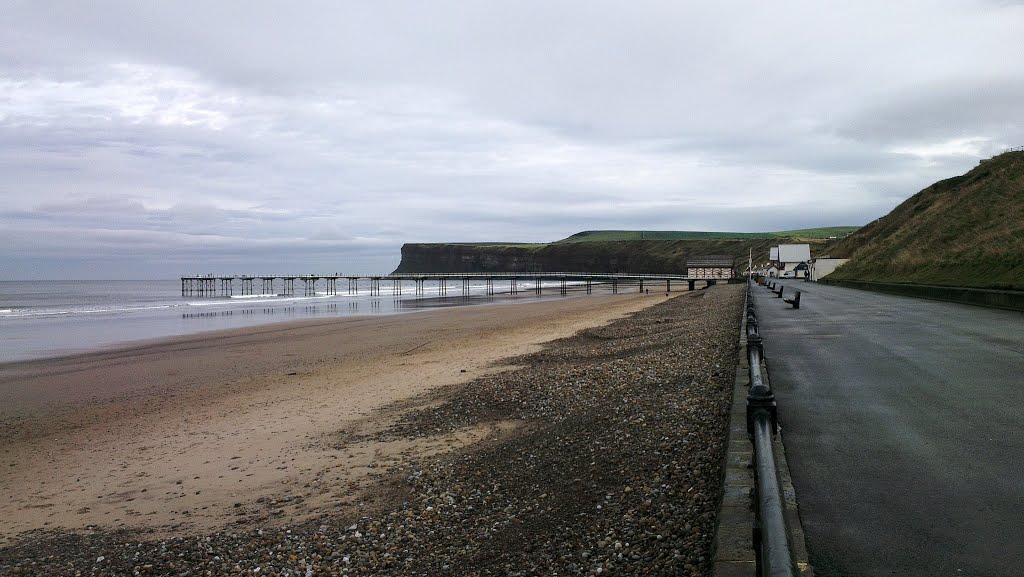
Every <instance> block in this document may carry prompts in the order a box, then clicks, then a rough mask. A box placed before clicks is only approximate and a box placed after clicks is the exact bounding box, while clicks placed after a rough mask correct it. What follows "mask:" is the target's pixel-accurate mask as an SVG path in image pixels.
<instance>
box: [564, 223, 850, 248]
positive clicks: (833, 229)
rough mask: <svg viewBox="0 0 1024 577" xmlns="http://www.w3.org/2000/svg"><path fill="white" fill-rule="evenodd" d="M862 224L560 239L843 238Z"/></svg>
mask: <svg viewBox="0 0 1024 577" xmlns="http://www.w3.org/2000/svg"><path fill="white" fill-rule="evenodd" d="M858 228H860V227H856V226H830V227H822V228H804V229H797V230H783V231H777V232H705V231H693V230H678V231H677V230H643V231H641V230H588V231H584V232H578V233H576V234H574V235H572V236H570V237H568V238H564V239H562V240H559V241H556V244H557V243H570V242H607V241H617V240H708V239H748V238H794V239H797V238H804V239H827V238H830V237H837V238H842V237H844V236H846V235H848V234H850V233H852V232H853V231H855V230H857V229H858Z"/></svg>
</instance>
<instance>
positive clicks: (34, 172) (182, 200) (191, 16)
mask: <svg viewBox="0 0 1024 577" xmlns="http://www.w3.org/2000/svg"><path fill="white" fill-rule="evenodd" d="M5 4H6V6H4V11H5V14H6V15H7V16H6V17H5V18H4V20H3V22H2V23H0V42H2V44H3V45H4V46H5V50H4V52H3V54H0V200H2V204H0V266H2V268H3V269H5V270H2V271H0V277H3V278H50V277H57V276H79V277H82V276H85V277H91V278H96V277H120V278H124V277H146V278H150V277H175V276H177V275H178V274H186V273H192V272H256V271H273V272H314V271H320V272H328V271H366V272H369V271H383V272H386V271H388V270H390V269H391V268H393V267H394V266H395V265H396V264H397V259H398V256H399V253H398V249H399V247H400V246H401V244H402V243H403V242H430V241H492V240H498V241H524V242H531V241H548V240H556V239H558V238H562V237H565V236H568V235H569V234H572V233H574V232H577V231H580V230H584V229H595V228H633V229H649V230H651V229H702V230H739V231H757V230H773V229H781V228H796V227H804V226H825V225H838V224H862V223H864V222H867V221H869V220H871V219H873V218H876V217H878V216H881V215H882V214H884V213H886V212H887V211H888V210H890V209H891V208H892V207H893V206H895V205H896V204H897V203H899V202H900V201H902V200H903V199H905V198H906V197H908V196H910V195H911V194H913V193H914V192H916V191H917V190H919V189H920V188H922V187H924V186H926V185H928V184H930V183H931V182H933V181H935V180H938V179H940V178H944V177H947V176H951V175H953V174H959V173H961V172H963V171H965V170H967V169H969V168H970V167H971V166H973V165H974V164H976V163H977V161H978V160H979V159H980V158H985V157H988V156H991V155H992V154H994V153H998V152H1000V151H1001V150H1002V149H1004V148H1006V147H1008V146H1020V145H1022V144H1024V126H1022V124H1021V120H1020V119H1021V118H1024V75H1021V74H1020V65H1019V58H1017V57H1016V55H1017V54H1021V53H1024V35H1021V34H1019V31H1020V29H1021V25H1022V24H1024V6H1022V5H1021V4H1020V3H1012V2H970V1H956V2H953V1H949V2H934V1H933V2H918V1H909V2H901V3H898V4H897V5H894V4H893V3H888V2H861V3H857V4H856V5H854V6H840V5H825V4H822V3H820V2H781V3H778V2H777V3H761V2H727V3H716V4H714V5H703V4H701V3H680V2H667V1H666V2H654V1H640V2H630V3H618V2H615V3H613V2H593V1H587V2H582V1H580V2H572V1H566V2H557V3H551V2H529V1H527V2H524V1H521V0H520V1H516V2H487V3H480V2H468V1H465V2H430V3H420V2H388V1H384V2H373V3H362V2H323V3H302V4H298V5H296V4H294V3H283V2H281V3H272V2H265V3H251V2H234V3H232V2H223V3H201V2H174V3H163V4H157V3H137V2H90V3H79V2H69V3H67V4H66V5H63V6H60V5H54V4H52V3H48V4H47V5H45V6H44V5H42V4H40V3H38V2H6V3H5ZM211 4H212V6H211ZM704 4H707V3H704Z"/></svg>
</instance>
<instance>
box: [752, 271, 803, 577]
mask: <svg viewBox="0 0 1024 577" xmlns="http://www.w3.org/2000/svg"><path fill="white" fill-rule="evenodd" d="M746 300H747V310H746V326H747V335H746V336H747V360H748V361H749V363H748V364H749V365H750V389H749V392H748V394H747V434H748V435H749V436H750V439H751V442H752V443H753V446H754V477H755V481H756V484H755V491H756V499H755V501H756V503H755V505H756V507H755V511H756V521H755V525H754V551H755V554H756V560H757V574H758V575H760V576H765V577H767V576H770V577H793V576H795V575H796V574H797V570H796V566H795V565H794V563H793V555H792V548H791V544H790V537H789V531H788V529H787V527H786V518H785V515H784V511H783V500H782V491H781V485H780V482H779V475H778V469H777V468H776V463H775V452H774V450H773V440H774V438H775V434H776V433H777V432H778V426H779V425H778V407H777V404H776V402H775V394H774V393H773V392H772V389H771V386H770V384H769V383H768V381H767V380H766V379H765V378H764V375H763V374H762V371H761V365H762V363H763V360H764V347H763V346H762V344H761V335H760V333H759V332H758V327H757V315H756V313H755V310H754V299H753V295H752V294H751V292H750V283H748V284H747V299H746Z"/></svg>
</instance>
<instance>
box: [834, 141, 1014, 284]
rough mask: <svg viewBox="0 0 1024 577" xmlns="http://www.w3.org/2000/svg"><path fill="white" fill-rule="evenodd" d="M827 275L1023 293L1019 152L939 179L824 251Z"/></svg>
mask: <svg viewBox="0 0 1024 577" xmlns="http://www.w3.org/2000/svg"><path fill="white" fill-rule="evenodd" d="M830 252H831V254H832V256H837V257H848V258H852V259H853V260H851V261H850V262H849V263H847V264H845V265H844V266H842V267H841V268H839V269H838V270H837V271H836V272H834V273H833V274H832V275H831V277H830V278H835V279H840V280H841V279H847V280H864V281H875V282H896V283H913V284H934V285H944V286H966V287H979V288H1010V289H1016V290H1024V152H1008V153H1004V154H1001V155H999V156H997V157H995V158H992V159H989V160H986V161H984V162H982V163H981V164H980V165H979V166H977V167H975V168H974V169H973V170H971V171H970V172H968V173H967V174H964V175H963V176H958V177H954V178H950V179H946V180H942V181H939V182H937V183H935V184H933V185H931V186H929V187H928V188H926V189H924V190H922V191H921V192H919V193H917V194H915V195H914V196H912V197H910V198H909V199H907V200H906V201H905V202H904V203H902V204H901V205H899V206H898V207H896V208H895V209H894V210H893V211H892V212H890V213H889V214H888V215H886V216H884V217H882V218H880V219H878V220H877V221H875V222H873V223H871V224H869V225H867V226H865V227H863V228H861V229H860V230H859V231H857V232H856V233H854V234H852V235H850V236H849V237H847V238H846V239H843V240H842V241H840V242H839V243H837V244H836V245H835V246H834V247H832V248H831V249H830Z"/></svg>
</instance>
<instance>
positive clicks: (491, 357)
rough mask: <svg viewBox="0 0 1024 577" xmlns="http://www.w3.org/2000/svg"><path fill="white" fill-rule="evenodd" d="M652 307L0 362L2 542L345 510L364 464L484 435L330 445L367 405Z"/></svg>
mask: <svg viewBox="0 0 1024 577" xmlns="http://www.w3.org/2000/svg"><path fill="white" fill-rule="evenodd" d="M663 300H665V297H664V296H663V294H658V295H656V296H655V295H649V296H648V295H618V296H594V297H589V298H570V299H564V300H550V301H543V302H537V303H530V304H514V305H494V306H473V307H462V308H457V309H450V310H432V311H424V312H418V313H414V314H406V315H393V316H384V317H356V318H342V319H332V320H326V321H305V322H298V323H291V324H284V325H270V326H263V327H257V328H252V329H245V330H235V331H228V332H221V333H209V334H204V335H201V336H196V337H190V338H178V339H171V340H166V341H162V342H159V343H153V344H146V345H144V346H138V347H133V348H128V349H122V350H116V351H110V352H104V353H97V354H88V355H81V356H76V357H68V358H63V359H55V360H45V361H37V362H28V363H17V364H9V365H4V366H0V398H2V399H3V401H4V402H3V403H2V404H0V440H2V443H0V444H2V446H3V448H2V450H0V454H2V467H0V487H2V488H3V490H2V491H0V494H2V501H0V518H2V519H4V520H5V521H4V523H3V524H0V531H2V533H0V543H3V542H10V541H11V540H12V539H14V538H15V536H16V535H17V534H19V533H21V532H24V531H28V530H32V529H40V528H47V529H54V528H67V529H75V530H80V529H85V528H98V529H112V528H125V527H127V528H132V527H138V528H147V529H156V530H158V531H162V532H167V531H170V532H176V533H180V532H182V531H186V532H187V531H196V530H206V529H210V528H214V527H218V526H224V525H226V524H229V523H232V522H234V521H236V520H244V519H253V518H255V519H260V520H262V521H264V522H270V523H272V522H274V520H275V519H277V518H281V519H285V518H287V519H288V520H289V521H290V522H294V520H295V519H296V518H302V517H303V516H304V511H308V512H310V514H312V513H316V512H322V511H323V510H324V509H325V508H327V509H337V508H339V507H345V506H348V505H352V504H354V503H353V500H354V499H361V498H364V497H360V496H361V495H365V494H366V489H367V488H368V487H367V484H368V482H369V481H368V479H370V476H369V474H370V473H372V472H373V471H374V470H376V469H379V468H383V467H387V466H388V465H389V464H392V463H394V462H396V461H397V460H399V459H400V458H401V457H402V456H403V455H404V456H408V455H411V454H415V455H419V456H426V455H430V454H434V453H438V452H444V451H449V450H452V449H454V448H457V447H460V446H464V445H465V444H467V443H472V442H474V441H475V440H478V439H480V438H482V437H484V436H486V435H487V434H488V433H489V432H490V431H491V429H493V427H494V425H490V426H488V427H476V428H474V427H469V428H465V429H464V430H461V431H458V432H457V433H455V434H450V435H445V436H440V437H433V438H430V439H429V440H425V441H421V442H417V441H411V440H398V441H390V442H374V441H364V442H360V443H356V444H350V445H348V446H346V447H344V448H337V447H336V446H335V444H332V442H331V435H332V434H334V433H335V432H337V431H339V430H351V429H352V428H353V427H358V428H360V429H365V430H367V431H372V430H374V429H375V428H380V427H381V426H383V425H384V424H385V423H384V421H387V418H388V417H387V415H386V414H381V413H380V412H379V411H378V409H380V408H382V407H385V406H388V405H391V404H393V403H395V402H396V401H401V400H407V399H414V398H416V397H417V396H420V395H422V394H424V393H427V392H429V391H431V390H433V389H436V388H438V387H442V386H445V385H452V384H456V383H460V382H465V381H468V380H470V379H473V378H477V377H480V376H482V375H485V374H487V373H489V372H494V371H499V370H507V369H508V367H496V366H495V362H496V361H499V360H501V359H504V358H508V357H512V356H515V355H521V354H524V353H529V352H532V351H535V350H537V349H538V346H539V345H540V344H541V343H544V342H546V341H550V340H552V339H556V338H560V337H566V336H569V335H572V334H573V333H575V332H576V331H578V330H580V329H583V328H586V327H593V326H598V325H602V324H604V323H607V322H608V321H610V320H612V319H615V318H618V317H621V316H622V315H624V314H627V313H630V312H633V311H637V310H640V309H642V308H644V307H647V306H650V305H653V304H656V303H658V302H661V301H663ZM376 421H380V422H376ZM285 505H287V506H288V507H287V515H285V508H284V507H285Z"/></svg>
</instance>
